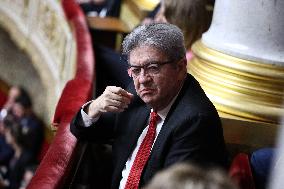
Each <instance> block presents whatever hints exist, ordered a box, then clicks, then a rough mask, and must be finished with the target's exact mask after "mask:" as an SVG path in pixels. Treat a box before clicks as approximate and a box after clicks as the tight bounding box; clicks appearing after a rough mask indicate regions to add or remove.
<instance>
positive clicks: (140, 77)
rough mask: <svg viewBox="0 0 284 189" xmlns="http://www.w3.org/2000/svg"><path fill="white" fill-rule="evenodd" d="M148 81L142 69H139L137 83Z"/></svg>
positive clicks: (148, 77)
mask: <svg viewBox="0 0 284 189" xmlns="http://www.w3.org/2000/svg"><path fill="white" fill-rule="evenodd" d="M149 80H150V76H149V74H148V73H147V72H145V70H144V69H141V71H140V74H139V83H145V82H147V81H149Z"/></svg>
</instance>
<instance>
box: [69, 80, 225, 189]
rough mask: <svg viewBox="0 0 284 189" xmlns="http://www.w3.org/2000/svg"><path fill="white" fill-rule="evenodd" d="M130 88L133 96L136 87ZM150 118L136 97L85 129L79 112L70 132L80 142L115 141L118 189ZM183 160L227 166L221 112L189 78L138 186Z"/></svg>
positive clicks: (115, 170)
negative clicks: (122, 107)
mask: <svg viewBox="0 0 284 189" xmlns="http://www.w3.org/2000/svg"><path fill="white" fill-rule="evenodd" d="M128 90H129V91H131V92H132V93H135V90H134V87H133V85H132V86H131V87H130V88H129V89H128ZM133 90H134V91H133ZM149 114H150V107H147V105H146V104H145V103H144V102H143V101H142V100H141V99H140V98H139V97H138V96H137V95H136V96H135V98H134V99H133V101H132V103H131V104H130V106H129V108H128V109H127V110H126V111H124V112H123V113H119V114H106V115H103V116H101V118H100V119H99V120H98V122H96V123H95V125H92V126H91V127H88V128H84V127H83V126H82V124H83V123H82V117H81V115H80V113H78V114H77V116H76V117H75V118H74V120H73V122H72V123H71V132H72V133H73V134H74V135H75V136H76V137H77V138H79V139H85V140H88V141H93V142H99V143H107V142H112V144H113V166H114V169H113V177H112V188H118V186H119V182H120V180H121V172H122V170H123V168H124V166H125V163H126V161H127V159H128V157H129V156H130V154H131V153H132V151H133V150H134V148H135V146H136V143H137V140H138V138H139V136H140V134H141V133H142V130H143V129H144V128H145V127H146V126H147V120H148V117H149ZM180 161H193V162H196V163H198V164H200V165H204V166H205V165H212V164H213V165H221V166H225V164H226V162H227V154H226V150H225V143H224V137H223V130H222V126H221V123H220V119H219V116H218V113H217V111H216V109H215V107H214V106H213V104H212V103H211V102H210V101H209V99H208V98H207V96H206V95H205V93H204V91H203V90H202V89H201V87H200V85H199V84H198V82H197V81H196V80H195V79H194V78H193V77H192V76H191V75H188V76H187V78H186V81H185V83H184V85H183V87H182V89H181V91H180V93H179V95H178V97H177V99H176V101H175V102H174V104H173V105H172V107H171V109H170V111H169V113H168V115H167V117H166V119H165V121H164V124H163V126H162V129H161V131H160V133H159V135H158V138H157V139H156V142H155V145H154V147H153V149H152V152H151V155H150V157H149V160H148V162H147V164H146V166H145V169H144V171H143V173H142V176H141V181H140V184H141V185H144V184H145V183H147V182H148V181H149V180H150V179H151V178H152V177H153V176H154V174H155V173H156V172H157V171H159V170H161V169H163V168H165V167H168V166H169V165H171V164H173V163H176V162H180Z"/></svg>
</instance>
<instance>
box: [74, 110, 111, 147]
mask: <svg viewBox="0 0 284 189" xmlns="http://www.w3.org/2000/svg"><path fill="white" fill-rule="evenodd" d="M114 122H115V114H113V113H106V114H103V115H101V117H100V118H99V119H98V120H97V121H96V122H95V123H93V124H92V125H91V126H89V127H86V126H84V121H83V119H82V115H81V111H78V112H77V114H76V115H75V117H74V118H73V120H72V122H71V124H70V130H71V133H72V134H73V135H74V136H75V137H76V138H78V139H81V140H86V141H89V142H96V143H111V141H112V138H113V133H114Z"/></svg>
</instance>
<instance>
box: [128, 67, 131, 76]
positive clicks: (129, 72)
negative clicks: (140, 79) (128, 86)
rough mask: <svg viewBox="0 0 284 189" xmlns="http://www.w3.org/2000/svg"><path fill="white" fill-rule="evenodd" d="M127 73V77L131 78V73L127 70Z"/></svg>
mask: <svg viewBox="0 0 284 189" xmlns="http://www.w3.org/2000/svg"><path fill="white" fill-rule="evenodd" d="M127 73H128V75H129V77H131V71H130V70H129V69H128V70H127Z"/></svg>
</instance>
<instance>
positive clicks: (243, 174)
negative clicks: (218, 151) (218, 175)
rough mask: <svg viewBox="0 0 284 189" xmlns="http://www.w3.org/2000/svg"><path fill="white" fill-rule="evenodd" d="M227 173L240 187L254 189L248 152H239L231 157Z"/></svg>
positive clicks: (241, 188)
mask: <svg viewBox="0 0 284 189" xmlns="http://www.w3.org/2000/svg"><path fill="white" fill-rule="evenodd" d="M229 175H230V177H231V178H232V180H233V181H234V182H235V183H236V184H237V185H238V186H239V188H240V189H255V184H254V179H253V175H252V171H251V166H250V162H249V156H248V154H246V153H239V154H237V155H236V156H235V157H234V158H233V161H232V163H231V167H230V169H229Z"/></svg>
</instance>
